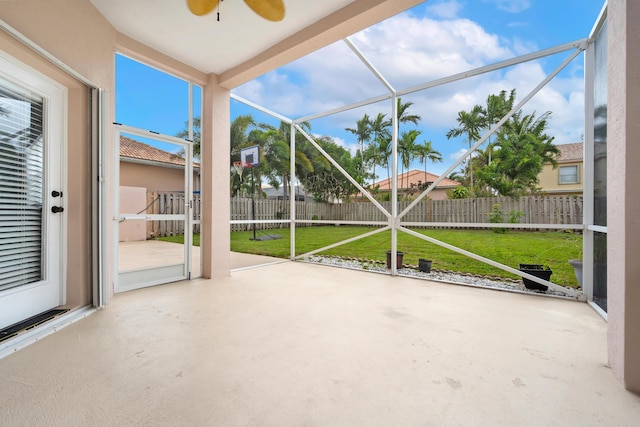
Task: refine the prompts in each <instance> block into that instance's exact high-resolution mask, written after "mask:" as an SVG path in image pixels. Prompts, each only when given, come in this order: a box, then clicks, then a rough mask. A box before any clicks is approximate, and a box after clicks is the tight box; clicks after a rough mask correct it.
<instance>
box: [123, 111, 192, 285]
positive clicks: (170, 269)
mask: <svg viewBox="0 0 640 427" xmlns="http://www.w3.org/2000/svg"><path fill="white" fill-rule="evenodd" d="M114 127H115V129H114V141H115V142H114V143H115V144H116V147H119V146H120V136H121V135H123V134H125V135H134V136H139V137H142V138H152V139H154V140H157V141H160V142H166V143H170V144H174V145H178V146H180V147H181V148H183V149H184V152H185V166H184V183H185V185H184V189H185V206H184V211H185V213H184V214H171V215H165V214H161V215H149V214H137V215H122V214H121V213H120V202H119V194H120V191H119V186H120V150H116V153H115V156H116V159H115V162H114V165H115V176H114V181H113V182H114V185H115V186H116V197H115V200H114V209H115V215H114V217H113V222H114V254H115V257H114V258H115V261H114V292H115V293H119V292H126V291H130V290H134V289H139V288H143V287H149V286H155V285H160V284H164V283H170V282H177V281H180V280H186V279H189V278H190V276H191V270H192V259H191V258H192V245H193V232H192V230H193V196H192V195H193V144H192V142H191V141H187V140H184V139H180V138H177V137H175V136H169V135H161V134H158V133H156V132H151V131H145V130H143V129H138V128H135V127H131V126H126V125H121V124H115V125H114ZM187 196H189V197H187ZM127 219H129V220H131V219H136V220H137V219H144V220H145V221H148V220H159V221H166V220H176V221H184V230H185V233H184V245H183V246H184V259H183V262H182V263H177V264H171V265H166V266H165V265H163V266H160V267H152V268H141V269H139V270H135V271H127V272H121V271H120V269H119V265H118V262H117V260H118V259H119V244H120V242H119V230H118V228H119V227H118V224H119V223H120V222H121V221H124V220H127ZM187 230H189V231H190V232H188V233H187Z"/></svg>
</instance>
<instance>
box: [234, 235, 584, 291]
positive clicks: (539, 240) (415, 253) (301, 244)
mask: <svg viewBox="0 0 640 427" xmlns="http://www.w3.org/2000/svg"><path fill="white" fill-rule="evenodd" d="M373 229H374V228H371V227H354V226H340V227H336V226H326V227H302V228H296V255H300V254H303V253H307V252H309V251H312V250H314V249H318V248H321V247H324V246H327V245H329V244H332V243H336V242H338V241H340V240H344V239H347V238H349V237H353V236H357V235H359V234H363V233H365V232H367V231H371V230H373ZM416 231H418V232H419V233H422V234H425V235H427V236H429V237H432V238H434V239H437V240H439V241H442V242H445V243H449V244H451V245H453V246H457V247H460V248H462V249H466V250H468V251H470V252H473V253H476V254H479V255H482V256H484V257H486V258H489V259H492V260H495V261H497V262H500V263H502V264H505V265H508V266H511V267H514V268H518V264H520V263H522V264H546V265H549V266H550V267H551V269H552V270H553V275H552V276H551V281H552V282H554V283H558V284H561V285H568V286H577V281H576V278H575V274H574V272H573V267H571V266H570V265H569V264H568V263H567V261H568V260H569V259H574V258H579V257H580V253H581V247H582V236H581V235H578V234H575V233H567V232H562V231H544V232H538V231H509V232H507V233H504V234H499V233H494V232H492V231H490V230H425V229H417V230H416ZM264 234H280V235H281V236H282V239H279V240H265V241H253V240H250V237H252V236H253V233H252V232H232V233H231V250H232V251H237V252H245V253H253V254H258V255H270V256H275V257H281V258H286V257H288V256H289V251H290V249H289V236H290V235H289V230H288V229H281V230H271V231H269V232H268V233H266V232H265V233H264ZM390 242H391V232H390V231H385V232H382V233H379V234H376V235H374V236H371V237H368V238H365V239H362V240H358V241H356V242H352V243H348V244H346V245H342V246H339V247H337V248H334V249H330V250H328V251H325V252H322V253H321V255H339V256H343V257H357V258H366V259H372V260H379V261H384V260H385V259H386V251H387V250H388V249H390V244H391V243H390ZM398 250H400V251H403V252H404V263H405V264H413V265H417V264H418V258H426V259H431V260H433V268H439V269H444V270H451V271H457V272H466V273H474V274H488V275H496V276H502V277H512V278H517V276H515V275H511V274H509V273H506V272H504V271H503V270H500V269H498V268H495V267H491V266H489V265H487V264H484V263H482V262H479V261H475V260H473V259H471V258H468V257H465V256H464V255H460V254H458V253H456V252H453V251H450V250H448V249H445V248H442V247H440V246H437V245H435V244H432V243H428V242H426V241H424V240H422V239H419V238H417V237H413V236H410V235H408V234H406V233H401V232H399V233H398Z"/></svg>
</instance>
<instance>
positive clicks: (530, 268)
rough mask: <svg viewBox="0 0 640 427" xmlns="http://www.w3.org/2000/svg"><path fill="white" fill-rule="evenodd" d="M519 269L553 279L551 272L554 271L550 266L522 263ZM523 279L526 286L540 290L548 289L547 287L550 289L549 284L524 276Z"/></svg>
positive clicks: (546, 278) (545, 278)
mask: <svg viewBox="0 0 640 427" xmlns="http://www.w3.org/2000/svg"><path fill="white" fill-rule="evenodd" d="M518 270H520V271H522V272H523V273H529V274H531V275H532V276H536V277H539V278H541V279H544V280H549V279H551V274H552V273H553V271H551V269H550V268H549V267H546V268H545V267H543V266H542V265H540V264H520V265H519V266H518ZM522 281H523V282H524V287H525V288H527V289H537V290H539V291H546V290H547V289H549V287H548V286H547V285H542V284H540V283H537V282H534V281H533V280H530V279H526V278H524V277H523V278H522Z"/></svg>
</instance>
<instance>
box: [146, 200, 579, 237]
mask: <svg viewBox="0 0 640 427" xmlns="http://www.w3.org/2000/svg"><path fill="white" fill-rule="evenodd" d="M156 198H157V200H156V201H155V202H154V203H153V204H152V206H151V208H149V209H148V210H147V213H164V214H170V213H184V205H185V203H184V194H183V193H149V202H150V203H151V201H152V200H154V199H156ZM409 204H410V202H399V203H398V212H402V211H403V210H404V209H405V208H406V207H408V206H409ZM381 205H382V206H384V208H385V209H387V210H388V211H389V212H390V211H391V202H382V203H381ZM495 205H499V207H500V210H501V211H502V212H503V213H504V222H508V215H509V213H510V212H512V211H517V212H521V213H522V216H521V217H520V219H519V222H520V223H522V224H581V223H582V209H583V198H582V196H527V197H520V198H511V197H487V198H477V199H456V200H424V201H422V202H420V203H418V204H417V205H416V206H415V207H414V208H413V209H412V210H411V211H409V212H408V213H407V214H406V215H405V216H404V217H403V218H402V221H403V222H439V223H451V224H452V225H454V224H455V223H475V224H478V223H488V222H490V221H489V215H490V214H491V212H492V211H493V209H494V206H495ZM253 217H254V214H253V208H252V201H251V199H245V198H232V199H231V220H232V221H233V220H245V221H246V220H252V219H254V218H253ZM194 218H195V219H200V195H195V196H194ZM288 218H289V202H288V201H283V200H255V219H256V220H263V221H274V220H282V219H288ZM296 219H298V220H326V221H336V222H339V221H386V217H385V215H384V214H383V213H382V212H380V211H379V210H378V209H377V208H376V207H375V206H374V205H373V204H372V203H369V202H354V203H336V204H332V203H315V202H296ZM151 223H152V224H154V225H151V226H152V227H155V228H153V230H151V231H153V232H154V233H159V234H153V235H155V236H166V235H174V234H182V232H183V231H184V230H181V228H180V227H181V226H182V225H181V224H180V221H151ZM172 223H174V224H172ZM305 225H306V224H298V225H297V226H305ZM252 227H253V225H252V224H232V225H231V230H232V231H243V230H251V229H252ZM287 227H288V224H277V223H271V224H257V225H256V228H257V229H259V230H264V229H274V228H287ZM199 231H200V227H199V226H194V232H196V233H197V232H199Z"/></svg>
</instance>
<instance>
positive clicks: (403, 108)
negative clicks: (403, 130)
mask: <svg viewBox="0 0 640 427" xmlns="http://www.w3.org/2000/svg"><path fill="white" fill-rule="evenodd" d="M412 105H413V102H410V101H408V102H405V103H404V104H403V103H402V98H398V134H400V124H404V123H413V124H414V125H417V124H418V122H419V121H420V120H422V117H420V116H418V115H417V114H409V113H408V112H407V110H408V109H409V107H411V106H412Z"/></svg>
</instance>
